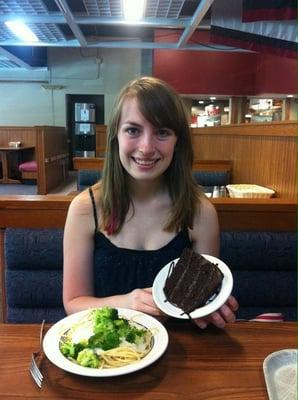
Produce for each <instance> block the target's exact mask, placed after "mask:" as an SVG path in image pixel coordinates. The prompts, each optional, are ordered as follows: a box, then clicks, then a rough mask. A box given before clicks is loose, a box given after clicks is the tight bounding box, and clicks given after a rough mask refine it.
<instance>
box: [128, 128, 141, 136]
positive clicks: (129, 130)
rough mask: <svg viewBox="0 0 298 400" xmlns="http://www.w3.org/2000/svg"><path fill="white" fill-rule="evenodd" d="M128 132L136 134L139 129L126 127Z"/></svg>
mask: <svg viewBox="0 0 298 400" xmlns="http://www.w3.org/2000/svg"><path fill="white" fill-rule="evenodd" d="M126 132H127V133H128V134H129V135H131V136H136V135H137V134H138V133H139V129H138V128H133V127H130V128H127V129H126Z"/></svg>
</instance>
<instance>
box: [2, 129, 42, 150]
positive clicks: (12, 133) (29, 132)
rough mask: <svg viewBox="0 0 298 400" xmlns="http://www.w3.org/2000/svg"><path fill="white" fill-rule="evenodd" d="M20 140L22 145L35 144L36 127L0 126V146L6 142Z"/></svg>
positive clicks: (6, 144)
mask: <svg viewBox="0 0 298 400" xmlns="http://www.w3.org/2000/svg"><path fill="white" fill-rule="evenodd" d="M18 141H20V142H22V145H23V146H36V129H35V127H34V126H0V146H3V147H5V146H8V142H18Z"/></svg>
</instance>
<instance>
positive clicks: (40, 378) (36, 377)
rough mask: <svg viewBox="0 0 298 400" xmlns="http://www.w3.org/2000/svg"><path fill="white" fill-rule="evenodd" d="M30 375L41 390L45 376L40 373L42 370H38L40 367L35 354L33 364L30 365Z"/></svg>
mask: <svg viewBox="0 0 298 400" xmlns="http://www.w3.org/2000/svg"><path fill="white" fill-rule="evenodd" d="M30 373H31V375H32V378H33V379H34V380H35V382H36V383H37V385H38V386H39V387H40V388H41V385H42V381H43V375H42V373H41V372H40V369H39V368H38V366H37V364H36V361H35V355H34V354H32V359H31V364H30Z"/></svg>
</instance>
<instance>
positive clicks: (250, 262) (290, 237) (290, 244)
mask: <svg viewBox="0 0 298 400" xmlns="http://www.w3.org/2000/svg"><path fill="white" fill-rule="evenodd" d="M62 243H63V230H62V229H25V228H8V229H6V230H5V238H4V246H5V247H4V253H5V261H6V269H5V291H6V298H7V322H12V323H25V322H26V323H33V322H41V321H42V320H43V319H45V320H46V321H47V322H55V321H57V320H59V319H61V318H62V317H64V316H65V312H64V309H63V303H62V268H63V249H62ZM296 246H297V245H296V234H295V233H294V232H223V233H222V234H221V253H220V258H221V259H222V260H223V261H224V262H225V263H226V264H227V265H228V266H229V267H230V268H231V270H232V274H233V277H234V289H233V293H234V294H235V296H236V297H237V299H238V300H239V303H240V309H239V311H238V313H237V317H238V318H245V319H250V318H253V317H255V316H256V315H258V314H260V313H264V312H281V313H283V315H284V317H285V319H286V320H297V272H296Z"/></svg>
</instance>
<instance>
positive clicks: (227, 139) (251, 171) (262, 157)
mask: <svg viewBox="0 0 298 400" xmlns="http://www.w3.org/2000/svg"><path fill="white" fill-rule="evenodd" d="M192 138H193V146H194V152H195V158H196V159H199V160H212V159H215V160H216V159H222V160H224V159H226V160H232V162H233V177H232V179H233V183H254V184H259V185H262V186H266V187H269V188H272V189H274V190H275V191H276V194H277V196H278V197H280V198H297V181H296V180H297V171H296V169H297V121H287V122H273V123H268V124H267V123H262V124H239V125H225V126H220V127H206V128H192Z"/></svg>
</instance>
